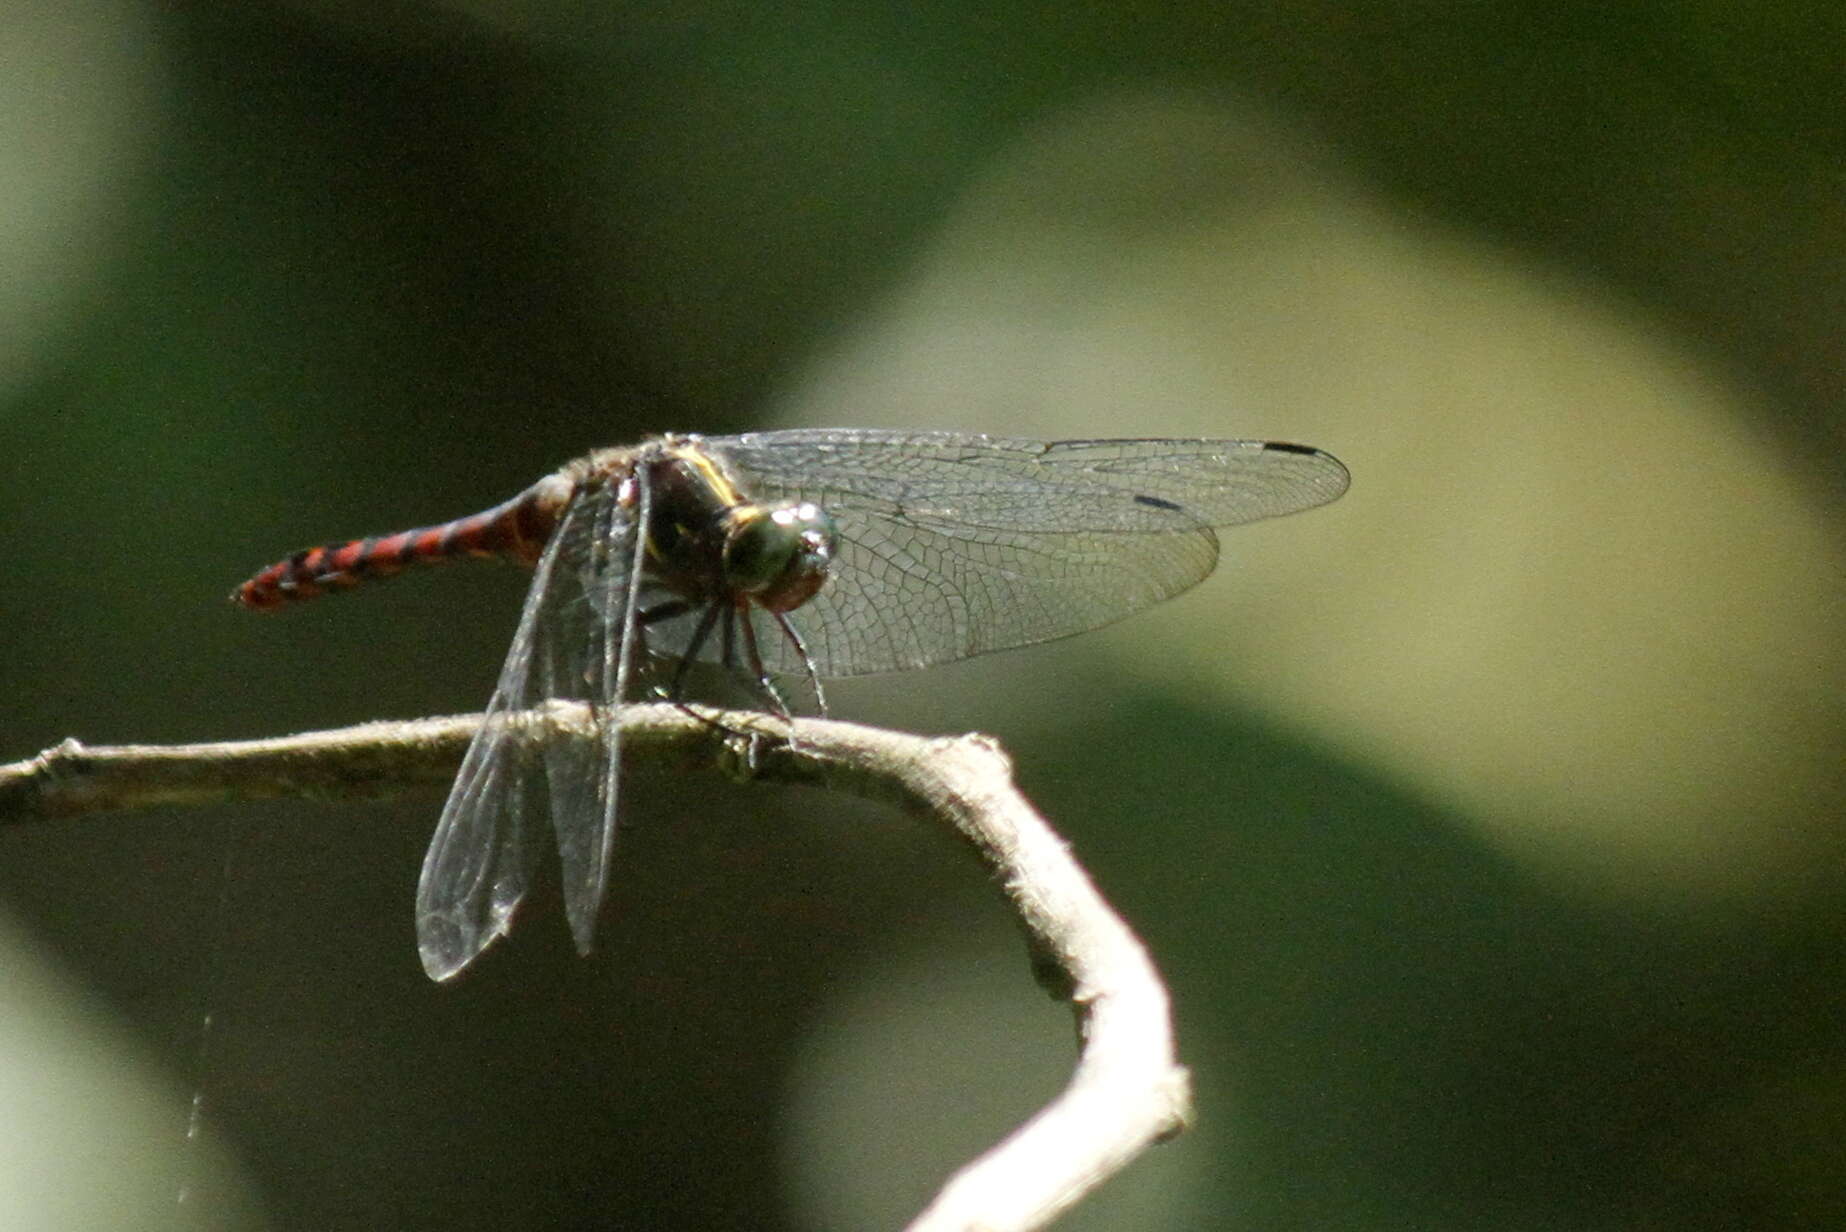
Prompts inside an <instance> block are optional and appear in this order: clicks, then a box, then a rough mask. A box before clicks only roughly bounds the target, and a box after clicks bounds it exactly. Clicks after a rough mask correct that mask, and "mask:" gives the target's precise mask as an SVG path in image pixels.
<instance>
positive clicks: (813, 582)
mask: <svg viewBox="0 0 1846 1232" xmlns="http://www.w3.org/2000/svg"><path fill="white" fill-rule="evenodd" d="M838 533H839V532H838V531H837V529H836V528H835V526H834V522H833V518H832V517H830V516H829V515H828V514H827V511H826V510H824V509H822V508H820V507H819V506H818V505H814V504H811V503H808V502H802V503H800V504H789V505H778V506H762V505H756V506H746V507H744V508H741V509H739V510H737V511H736V512H735V514H734V515H733V518H732V522H731V528H730V532H729V534H728V535H727V536H726V538H725V543H724V576H725V580H726V581H727V582H729V583H730V585H731V586H733V587H735V588H736V589H737V590H739V591H741V592H743V593H745V594H748V595H750V596H751V597H752V598H754V599H755V600H756V601H757V602H758V603H760V604H761V605H762V606H764V607H766V608H768V609H770V610H771V611H776V612H787V611H792V610H793V609H795V608H798V607H800V606H801V605H802V604H803V603H806V602H807V601H808V600H809V599H811V598H813V597H814V592H815V591H817V590H819V589H820V587H821V583H823V582H825V581H826V580H827V569H828V566H829V565H830V564H831V563H832V560H833V549H834V543H835V540H836V539H837V537H838Z"/></svg>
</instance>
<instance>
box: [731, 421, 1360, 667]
mask: <svg viewBox="0 0 1846 1232" xmlns="http://www.w3.org/2000/svg"><path fill="white" fill-rule="evenodd" d="M706 445H707V447H708V448H710V449H711V450H712V452H713V453H714V454H716V455H717V456H718V457H720V458H721V459H722V460H723V461H724V462H725V463H726V465H728V466H729V467H730V468H731V470H732V471H733V472H734V474H735V475H736V477H737V479H738V481H739V483H740V486H741V487H742V489H743V490H744V491H745V492H746V493H748V494H749V495H750V496H751V497H752V498H753V499H757V500H811V501H814V502H815V503H817V504H819V505H821V506H822V507H823V508H825V509H826V510H827V511H828V512H829V513H831V514H832V515H833V517H834V519H835V520H836V521H837V522H838V524H839V528H840V535H841V544H840V551H839V555H838V557H837V559H836V562H835V565H834V569H833V572H832V575H831V577H830V578H829V580H828V582H827V584H826V585H825V586H823V587H822V588H821V590H820V592H819V593H818V594H817V595H816V596H815V597H814V598H813V599H812V600H810V601H809V602H808V604H807V605H806V606H804V607H802V608H801V609H800V610H799V611H797V612H795V613H794V618H795V619H796V620H797V621H798V622H799V624H800V627H801V630H802V633H803V635H804V636H805V637H806V638H807V640H808V645H809V649H810V651H811V652H812V654H813V657H814V662H815V665H816V667H817V668H818V670H819V671H820V674H821V675H823V676H852V675H862V674H866V673H872V672H886V671H897V670H901V669H907V668H913V667H922V666H925V665H927V664H931V663H941V662H946V661H949V660H952V659H960V658H964V657H966V656H969V655H976V654H983V653H985V652H987V651H991V650H1001V649H1005V648H1007V647H1010V646H1023V645H1027V644H1029V643H1033V642H1042V641H1049V640H1051V639H1053V638H1058V637H1065V636H1068V635H1070V634H1073V633H1080V632H1083V631H1085V630H1087V629H1094V628H1096V627H1098V626H1100V625H1105V624H1108V623H1110V622H1111V621H1114V620H1118V619H1120V618H1121V617H1123V616H1126V615H1128V614H1130V613H1132V612H1136V611H1139V610H1140V609H1142V608H1145V607H1148V606H1150V605H1152V604H1155V603H1158V602H1160V601H1161V600H1162V599H1166V598H1170V597H1171V596H1173V595H1176V594H1178V593H1180V592H1181V591H1183V590H1185V589H1187V588H1188V587H1190V586H1192V585H1194V584H1195V583H1197V582H1198V581H1199V580H1200V579H1202V578H1204V577H1205V576H1206V575H1207V574H1209V573H1210V572H1211V570H1212V568H1213V566H1214V565H1215V564H1216V563H1217V559H1218V541H1217V537H1216V535H1215V534H1214V533H1213V530H1212V528H1213V527H1222V526H1233V525H1237V524H1239V523H1243V522H1253V521H1256V520H1258V519H1261V518H1271V517H1279V516H1281V515H1283V514H1288V513H1295V512H1298V511H1300V510H1303V509H1310V508H1313V507H1314V506H1316V505H1322V504H1326V503H1327V502H1328V501H1331V500H1334V499H1336V498H1337V497H1338V496H1339V495H1340V494H1341V493H1342V492H1344V491H1345V490H1346V485H1347V474H1346V468H1345V467H1344V466H1342V465H1341V464H1340V462H1339V461H1338V459H1336V458H1334V457H1333V456H1332V455H1331V454H1327V453H1323V452H1321V451H1320V450H1317V449H1310V448H1308V447H1306V446H1301V445H1287V444H1280V443H1275V442H1268V441H1237V440H1096V441H1034V440H1023V439H1009V438H1003V437H991V436H981V435H976V434H971V433H956V432H887V431H879V430H872V429H820V430H810V431H797V432H762V433H749V434H746V435H743V436H730V437H713V438H710V439H709V440H707V441H706ZM753 618H754V619H757V620H758V621H759V625H758V632H759V633H760V634H761V637H760V638H759V641H760V643H761V645H762V647H763V653H764V658H765V659H766V660H767V661H768V663H769V665H770V667H771V668H772V669H773V670H776V671H779V672H799V671H800V670H801V665H800V661H799V659H798V658H796V656H795V655H794V653H793V651H792V649H791V648H790V647H789V646H788V645H787V643H786V641H785V640H784V639H783V638H782V637H781V635H780V634H779V632H778V631H776V630H775V629H774V628H773V626H771V625H769V624H768V622H767V621H766V620H765V619H764V618H763V616H762V614H761V613H755V614H754V615H753ZM709 653H711V652H708V654H709Z"/></svg>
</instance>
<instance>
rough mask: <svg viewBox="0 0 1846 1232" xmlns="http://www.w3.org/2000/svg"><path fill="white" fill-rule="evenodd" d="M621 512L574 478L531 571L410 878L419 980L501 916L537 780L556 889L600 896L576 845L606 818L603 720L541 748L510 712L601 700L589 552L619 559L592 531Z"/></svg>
mask: <svg viewBox="0 0 1846 1232" xmlns="http://www.w3.org/2000/svg"><path fill="white" fill-rule="evenodd" d="M620 522H621V515H620V505H619V502H618V501H617V500H616V499H615V496H614V493H613V491H612V490H610V489H608V488H605V487H590V488H586V489H585V490H584V491H582V492H580V493H579V494H578V495H577V496H576V497H575V498H574V499H573V500H572V502H571V504H570V505H569V506H568V507H567V508H566V510H565V512H564V513H563V515H562V516H561V518H560V520H559V523H558V527H557V529H556V530H555V531H554V532H553V534H552V537H551V540H550V542H549V543H548V544H547V545H546V547H545V551H544V553H543V554H542V555H541V556H540V557H539V561H538V564H537V566H536V567H535V569H534V570H533V577H532V586H531V588H530V590H528V591H527V593H526V601H525V606H524V608H523V609H522V610H521V612H520V617H519V627H518V630H517V631H516V632H515V633H514V635H513V644H512V647H511V649H509V650H508V652H507V656H506V663H505V665H504V666H503V667H502V668H501V670H500V681H499V684H498V685H497V686H496V688H495V689H494V695H493V699H492V700H491V701H490V702H489V703H488V706H487V713H486V715H485V716H484V718H483V721H482V723H481V727H480V730H479V731H477V732H476V733H475V736H474V739H473V741H472V742H471V743H470V744H469V746H468V752H467V755H466V756H465V757H464V758H463V760H462V767H461V771H460V773H459V774H457V776H456V779H455V785H454V786H453V787H452V788H451V789H450V791H449V798H448V801H447V802H446V803H445V804H444V805H443V808H442V816H441V818H440V819H439V820H438V821H437V823H436V832H435V835H434V836H433V837H432V838H431V839H430V845H429V851H428V853H427V854H426V855H425V856H424V859H423V872H422V875H421V877H420V878H419V880H418V883H417V945H418V949H419V951H420V952H421V954H422V958H423V969H424V970H425V971H427V972H428V973H429V975H430V977H431V978H432V979H437V980H443V979H447V978H449V977H450V976H452V975H454V974H455V973H456V972H458V971H460V970H461V969H462V968H463V967H465V966H466V965H467V964H468V963H469V962H471V961H472V960H473V959H474V957H475V955H477V954H479V953H480V952H481V950H482V949H484V948H485V947H486V946H487V945H488V943H490V942H491V941H493V940H494V939H495V938H496V937H499V936H501V935H503V934H504V933H505V932H506V931H507V929H508V928H509V927H510V926H511V922H512V915H513V911H514V909H515V908H516V907H518V905H519V902H520V900H521V899H522V898H523V897H524V896H525V893H526V889H527V886H528V884H529V883H530V880H531V873H532V868H533V864H534V861H535V860H536V858H537V856H538V853H539V852H540V851H542V850H543V847H544V842H543V838H542V835H541V833H540V831H541V829H542V826H541V825H540V823H539V820H538V817H537V812H538V810H539V809H540V808H542V807H543V806H542V805H541V803H540V796H541V782H543V781H544V780H546V779H548V780H549V786H550V801H549V802H550V807H551V814H552V822H553V826H554V829H555V830H556V832H557V834H558V847H559V850H560V853H561V854H564V863H565V882H566V887H565V889H566V896H567V900H571V901H574V900H573V899H571V896H572V895H573V894H574V895H576V896H578V897H581V896H582V895H583V894H584V893H586V892H589V893H593V894H597V895H600V892H601V887H602V885H603V884H604V882H605V879H606V876H607V872H606V870H605V869H602V868H595V869H591V870H586V869H585V868H584V857H583V853H585V852H588V851H606V850H607V846H608V843H607V840H606V838H605V837H604V833H605V832H606V831H607V830H608V829H609V828H610V827H612V826H613V825H614V810H615V800H614V795H613V790H612V788H610V787H606V786H605V785H606V784H612V782H613V770H612V767H613V766H614V765H615V764H616V756H617V748H616V738H617V737H616V725H615V724H614V723H613V722H611V723H605V724H602V725H601V735H600V736H599V739H598V741H597V742H594V743H592V742H585V741H574V740H552V741H548V742H546V743H545V744H544V746H543V748H542V750H541V749H539V748H537V747H534V745H533V744H532V743H531V742H529V741H527V740H526V739H524V738H523V736H522V733H521V732H520V730H519V728H520V716H521V715H522V714H523V713H524V712H525V711H527V710H529V709H530V708H531V707H533V706H535V705H537V704H538V703H540V702H542V701H544V700H545V699H546V698H549V697H561V698H576V699H584V700H590V701H594V702H597V703H601V702H603V701H604V700H605V698H604V697H603V696H601V694H600V693H599V692H597V690H598V689H600V688H601V687H602V685H603V684H604V683H605V680H606V674H604V673H602V672H600V671H599V670H598V669H597V668H596V667H595V666H594V663H595V662H597V661H600V656H601V650H602V647H601V644H600V642H598V641H597V637H598V636H599V632H600V630H601V628H602V622H601V616H600V614H599V613H600V609H599V607H598V605H597V604H596V603H595V602H594V599H595V597H596V596H597V595H598V594H600V593H602V591H603V590H604V589H606V587H607V586H609V585H611V584H613V583H612V580H611V579H609V578H607V577H605V576H604V575H603V573H602V572H600V571H599V569H598V565H599V564H600V563H603V562H614V567H615V568H616V569H617V570H625V569H626V563H627V560H628V554H627V552H626V550H622V551H617V552H612V553H611V552H606V551H605V552H602V553H600V554H599V550H598V546H597V545H598V542H599V540H598V538H597V536H598V535H599V534H601V533H607V532H610V531H613V532H614V533H616V535H617V536H618V537H620V535H621V534H622V533H623V530H624V528H623V527H622V526H621V525H620ZM629 537H630V538H632V534H630V535H629ZM541 767H542V772H541ZM586 784H587V785H588V786H587V787H586ZM573 887H574V888H573ZM573 924H574V920H573ZM579 940H580V942H581V938H580V939H579Z"/></svg>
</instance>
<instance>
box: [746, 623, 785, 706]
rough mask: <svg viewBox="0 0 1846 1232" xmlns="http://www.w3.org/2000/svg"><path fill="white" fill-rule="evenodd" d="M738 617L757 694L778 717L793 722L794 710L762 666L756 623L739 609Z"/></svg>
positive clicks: (761, 653)
mask: <svg viewBox="0 0 1846 1232" xmlns="http://www.w3.org/2000/svg"><path fill="white" fill-rule="evenodd" d="M738 617H739V619H738V624H739V625H741V626H742V628H743V635H744V637H743V641H744V654H745V655H746V656H748V659H749V667H750V674H751V677H752V679H753V680H754V681H755V683H756V688H757V693H758V695H759V696H760V697H761V698H762V699H763V700H764V701H766V702H768V703H769V708H770V709H771V710H773V711H774V712H775V713H776V715H777V717H778V718H781V719H783V720H785V721H786V722H789V723H793V722H794V720H795V715H794V712H793V711H791V710H790V709H789V707H788V702H787V701H785V700H784V699H783V697H782V694H781V692H780V691H779V690H778V689H777V688H776V685H775V681H773V680H771V679H770V678H769V669H768V668H767V667H764V666H763V652H762V649H761V648H760V647H759V646H758V645H757V643H756V625H755V623H754V622H752V621H751V619H750V613H749V612H747V611H740V612H739V613H738Z"/></svg>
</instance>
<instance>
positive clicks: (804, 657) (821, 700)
mask: <svg viewBox="0 0 1846 1232" xmlns="http://www.w3.org/2000/svg"><path fill="white" fill-rule="evenodd" d="M770 615H771V616H774V617H775V618H776V627H777V628H779V629H781V630H782V636H783V637H785V638H787V639H788V644H789V645H790V646H793V647H794V648H795V653H796V654H797V655H799V656H801V666H802V667H804V668H806V669H807V673H808V686H809V687H810V688H812V689H813V690H814V708H815V709H816V710H818V711H819V712H820V717H821V718H823V719H824V718H826V717H827V691H826V690H825V689H823V688H821V687H820V673H819V672H817V671H815V670H814V656H813V655H810V654H809V653H808V644H807V643H806V642H804V641H802V640H801V633H800V631H799V630H798V629H796V628H795V624H794V622H793V621H791V620H790V619H789V618H788V613H787V612H771V613H770Z"/></svg>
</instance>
